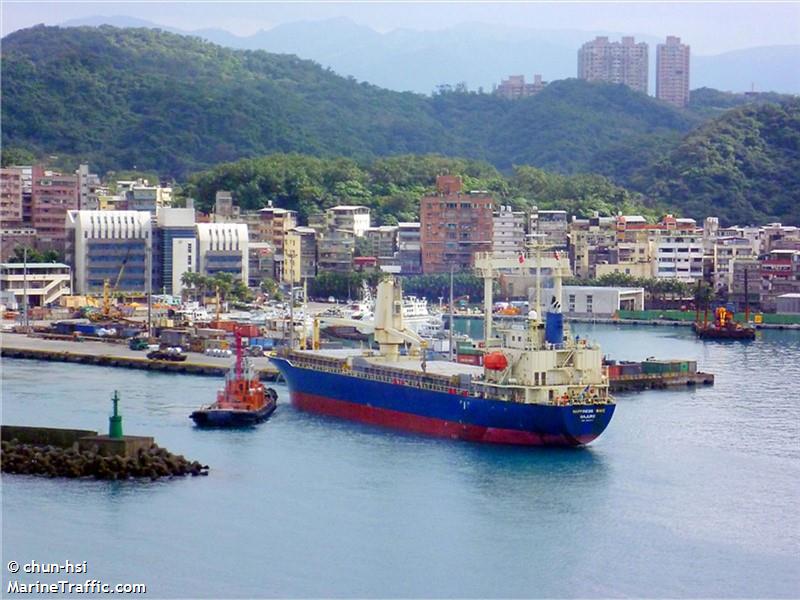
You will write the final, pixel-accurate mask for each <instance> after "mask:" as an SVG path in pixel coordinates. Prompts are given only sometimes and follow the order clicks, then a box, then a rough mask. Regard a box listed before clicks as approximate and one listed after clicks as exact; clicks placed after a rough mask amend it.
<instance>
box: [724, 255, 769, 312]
mask: <svg viewBox="0 0 800 600" xmlns="http://www.w3.org/2000/svg"><path fill="white" fill-rule="evenodd" d="M731 268H732V271H733V275H732V283H731V288H730V291H729V293H728V301H729V302H731V303H733V304H734V306H735V307H736V310H737V311H739V312H742V311H744V309H745V307H746V306H749V307H750V309H751V310H757V309H760V307H761V266H760V264H759V261H758V259H757V258H756V257H755V256H753V257H752V258H741V259H739V260H735V261H733V263H732V265H731ZM745 273H746V275H745ZM745 279H746V281H747V284H746V285H745ZM745 287H746V288H747V295H745Z"/></svg>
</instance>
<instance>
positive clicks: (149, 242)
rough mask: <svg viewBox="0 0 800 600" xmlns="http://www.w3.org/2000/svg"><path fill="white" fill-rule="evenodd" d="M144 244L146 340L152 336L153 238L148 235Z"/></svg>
mask: <svg viewBox="0 0 800 600" xmlns="http://www.w3.org/2000/svg"><path fill="white" fill-rule="evenodd" d="M145 235H146V236H147V237H146V238H145V242H144V255H145V260H144V268H145V270H146V271H147V273H145V283H146V284H147V289H146V293H147V338H148V339H150V338H151V337H152V336H153V237H152V235H150V234H149V233H146V234H145Z"/></svg>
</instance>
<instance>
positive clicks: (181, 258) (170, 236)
mask: <svg viewBox="0 0 800 600" xmlns="http://www.w3.org/2000/svg"><path fill="white" fill-rule="evenodd" d="M196 257H197V232H196V229H195V213H194V208H171V207H164V208H159V209H158V213H157V215H156V229H155V231H154V232H153V264H154V265H155V268H154V269H153V271H154V275H155V276H154V280H153V290H155V291H160V292H163V293H165V294H176V295H177V294H180V293H181V291H183V281H182V278H183V274H184V273H188V272H192V271H195V270H196V264H197V261H196Z"/></svg>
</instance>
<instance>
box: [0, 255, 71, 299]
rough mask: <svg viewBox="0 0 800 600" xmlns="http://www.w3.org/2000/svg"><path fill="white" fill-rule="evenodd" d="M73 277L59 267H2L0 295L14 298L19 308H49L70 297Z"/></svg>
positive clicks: (7, 265)
mask: <svg viewBox="0 0 800 600" xmlns="http://www.w3.org/2000/svg"><path fill="white" fill-rule="evenodd" d="M71 279H72V276H71V274H70V269H69V266H68V265H64V264H61V263H27V264H23V263H2V264H0V291H3V292H6V294H7V295H13V297H14V300H15V301H16V304H17V305H18V306H22V305H23V304H24V302H25V297H26V296H27V299H28V306H51V305H54V304H56V303H57V302H58V300H59V298H61V297H62V296H68V295H69V293H70V281H71Z"/></svg>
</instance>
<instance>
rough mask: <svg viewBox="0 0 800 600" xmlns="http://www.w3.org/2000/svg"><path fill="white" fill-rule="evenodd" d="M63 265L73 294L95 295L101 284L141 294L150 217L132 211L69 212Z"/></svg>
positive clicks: (147, 251) (145, 278)
mask: <svg viewBox="0 0 800 600" xmlns="http://www.w3.org/2000/svg"><path fill="white" fill-rule="evenodd" d="M66 221H67V222H66V228H67V262H69V263H71V264H72V265H73V269H74V277H75V285H74V289H75V292H76V293H78V294H90V293H98V292H101V291H102V290H103V284H104V282H105V280H109V283H110V284H111V285H112V287H113V289H115V290H117V291H124V292H143V291H145V290H146V286H147V278H148V275H147V271H148V269H149V268H150V264H151V263H150V258H149V257H148V254H149V252H150V251H151V250H152V246H151V243H152V226H151V219H150V213H148V212H141V211H135V210H71V211H69V212H68V213H67V219H66Z"/></svg>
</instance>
